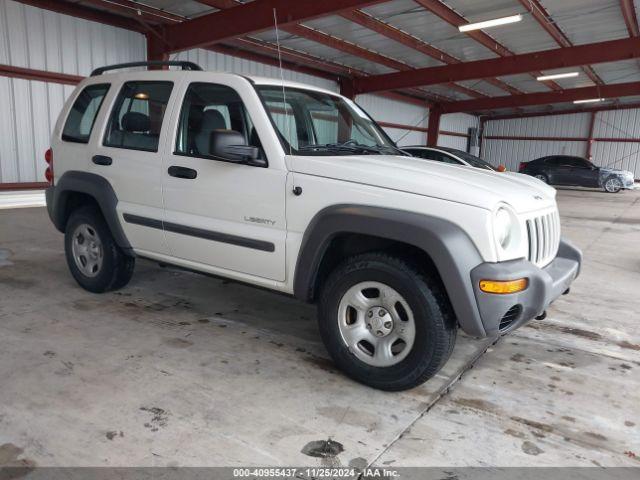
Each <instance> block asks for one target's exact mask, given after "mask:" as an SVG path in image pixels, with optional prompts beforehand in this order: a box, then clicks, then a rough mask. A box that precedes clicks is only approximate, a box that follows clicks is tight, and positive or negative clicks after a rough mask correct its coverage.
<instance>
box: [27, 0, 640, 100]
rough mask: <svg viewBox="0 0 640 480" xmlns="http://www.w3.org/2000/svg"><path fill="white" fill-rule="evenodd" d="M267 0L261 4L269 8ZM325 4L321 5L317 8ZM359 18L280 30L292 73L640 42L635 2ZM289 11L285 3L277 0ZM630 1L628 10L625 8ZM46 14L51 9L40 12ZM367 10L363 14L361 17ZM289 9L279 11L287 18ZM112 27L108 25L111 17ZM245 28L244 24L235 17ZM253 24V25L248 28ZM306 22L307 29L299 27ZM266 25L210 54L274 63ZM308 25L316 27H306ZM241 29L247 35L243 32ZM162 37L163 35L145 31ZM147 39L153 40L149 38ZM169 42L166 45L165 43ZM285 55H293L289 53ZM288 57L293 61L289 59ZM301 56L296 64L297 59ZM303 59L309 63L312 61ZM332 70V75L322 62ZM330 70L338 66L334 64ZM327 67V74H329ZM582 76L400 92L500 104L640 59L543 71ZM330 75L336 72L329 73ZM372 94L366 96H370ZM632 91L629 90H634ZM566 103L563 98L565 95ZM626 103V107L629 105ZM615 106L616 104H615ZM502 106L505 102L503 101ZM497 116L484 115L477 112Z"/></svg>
mask: <svg viewBox="0 0 640 480" xmlns="http://www.w3.org/2000/svg"><path fill="white" fill-rule="evenodd" d="M264 1H265V0H256V2H262V3H264ZM25 3H30V4H32V5H36V6H37V5H38V3H42V4H45V3H46V4H51V3H52V2H45V1H44V0H43V1H42V2H39V1H38V0H28V1H26V0H25ZM56 3H58V4H66V5H67V7H66V10H67V11H65V12H64V13H68V12H69V11H71V10H72V9H73V8H83V9H84V10H87V9H92V10H95V11H100V12H108V14H107V13H105V15H110V17H109V18H110V19H111V17H112V16H114V15H115V16H119V17H124V18H127V19H129V20H131V19H134V20H135V21H136V22H138V23H139V24H140V26H141V31H142V32H143V33H144V26H145V25H146V27H148V28H151V29H153V28H155V27H157V26H160V25H162V26H167V27H168V28H169V29H171V28H172V26H174V25H176V24H180V23H182V22H185V21H195V20H194V19H198V18H200V19H202V18H207V17H206V16H207V15H208V14H211V13H214V12H218V11H222V10H229V9H236V8H238V9H242V8H247V5H248V4H249V3H252V2H251V1H249V0H198V1H196V0H181V1H178V0H143V1H139V2H137V1H133V0H80V1H76V0H73V1H72V0H65V1H60V2H56ZM289 3H290V4H291V6H292V8H293V9H295V10H296V11H299V10H301V9H303V8H307V7H306V6H303V5H302V3H300V2H296V1H295V0H291V2H289ZM319 3H324V2H319ZM360 3H361V4H362V5H361V8H360V9H359V10H351V11H350V12H351V13H357V14H358V15H359V20H358V19H354V18H353V16H349V15H347V14H346V13H345V11H344V10H340V9H339V8H340V7H339V5H340V3H339V2H338V3H336V2H333V4H335V5H337V6H336V9H338V10H335V9H334V10H333V11H327V12H325V13H324V14H323V15H315V16H310V17H309V18H305V19H303V20H302V21H301V22H300V23H299V24H298V25H295V24H293V25H292V24H291V23H286V22H284V20H283V25H282V26H281V27H280V31H279V37H280V46H281V47H282V48H283V61H285V63H286V66H287V68H294V67H296V66H299V67H305V68H306V69H307V70H305V71H309V69H310V68H315V69H317V70H318V73H319V74H324V75H325V76H326V75H327V74H335V75H336V76H337V77H338V76H343V77H360V78H370V77H371V76H377V75H383V74H390V73H393V72H398V71H407V72H409V73H408V75H410V74H411V73H410V72H411V71H412V70H414V69H425V68H433V67H442V66H446V65H450V64H451V65H453V64H456V63H460V62H472V61H482V60H488V59H498V58H500V57H508V56H511V55H513V54H515V55H521V54H527V53H531V52H543V51H548V50H555V49H558V48H559V47H571V46H579V45H585V44H594V43H598V42H605V41H609V40H617V39H626V38H629V37H630V36H631V37H639V36H640V32H639V31H638V25H637V16H638V14H639V12H638V9H639V4H640V2H639V1H638V0H636V1H635V2H634V1H633V0H562V1H558V0H474V1H469V0H392V1H386V2H382V1H377V2H376V1H370V2H360ZM271 4H273V5H276V4H277V5H279V6H280V7H282V8H281V10H286V9H287V7H288V5H287V3H286V0H280V1H279V2H278V1H275V2H271V3H270V4H269V5H271ZM625 4H626V5H627V6H628V7H629V9H630V10H628V11H627V12H625V8H624V7H625ZM43 8H54V7H51V6H50V5H49V6H43ZM518 13H519V14H522V15H523V20H522V21H521V22H519V23H515V24H511V25H504V26H501V27H496V28H491V29H486V30H483V31H479V32H476V33H461V32H459V30H458V28H457V26H458V25H459V24H462V23H467V22H475V21H482V20H487V19H492V18H498V17H503V16H508V15H514V14H518ZM363 14H364V15H363ZM288 15H289V12H288V11H287V12H282V11H281V12H279V16H280V17H281V18H282V19H284V18H285V17H287V16H288ZM105 21H106V20H105ZM237 21H238V22H241V23H242V19H240V20H237ZM249 23H250V22H249ZM300 25H302V27H300ZM264 26H265V27H267V28H266V29H264V28H263V29H258V30H255V29H254V30H251V29H250V28H249V30H247V31H245V33H244V34H242V35H238V37H237V38H248V39H254V40H259V41H261V42H263V43H262V44H257V43H255V42H253V43H249V42H245V43H242V42H237V41H234V39H233V38H222V39H220V40H216V42H214V43H216V45H212V48H214V49H215V48H226V49H228V51H229V52H230V54H233V52H235V53H237V54H238V55H239V56H243V55H244V56H245V58H257V59H258V60H259V59H260V58H263V59H264V60H265V61H269V62H271V63H272V64H273V62H274V61H277V45H276V43H277V42H276V31H275V29H274V28H272V27H271V26H270V25H269V24H265V25H264ZM309 29H311V30H309ZM238 31H240V30H238ZM148 35H151V36H152V37H153V36H154V35H155V36H161V34H160V33H159V31H158V30H157V29H156V30H154V31H153V32H151V33H148ZM148 38H149V37H148ZM164 41H166V40H164ZM284 49H289V50H288V52H284ZM286 53H289V56H288V57H287V56H286V55H285V54H286ZM297 53H298V54H301V55H299V56H298V57H299V58H296V54H297ZM305 59H306V61H308V63H309V64H307V65H305ZM323 64H326V65H327V69H323V68H322V65H323ZM329 67H331V68H329ZM323 70H324V71H323ZM566 71H579V72H580V75H579V76H578V77H576V78H568V79H558V80H555V81H554V82H553V83H549V82H548V83H541V82H539V81H537V80H536V79H535V77H536V76H537V75H538V74H540V71H531V72H528V73H517V74H512V75H503V76H501V77H499V78H495V77H487V76H486V75H487V74H489V73H490V72H484V73H483V74H482V75H481V78H479V79H475V80H466V79H465V80H459V81H456V82H455V84H454V83H451V82H449V83H443V84H438V85H429V86H420V85H415V87H413V88H411V89H407V88H403V89H402V92H403V93H404V94H405V95H410V96H412V97H413V98H414V99H415V97H423V98H424V99H425V101H427V100H429V101H432V102H442V101H444V102H457V101H461V100H470V99H485V98H487V97H500V98H503V97H505V96H508V95H515V97H514V100H515V99H516V98H517V97H519V95H520V94H535V93H543V92H552V91H554V90H555V91H562V90H565V89H575V88H580V87H589V86H594V85H607V84H609V85H611V84H618V83H628V82H640V60H638V59H633V60H618V61H613V62H608V63H599V64H594V65H591V66H590V65H583V66H577V67H571V68H555V69H553V68H551V69H543V70H542V73H545V74H549V73H559V72H566ZM329 72H330V73H329ZM365 91H366V90H365ZM629 93H631V92H629ZM558 98H559V99H561V97H558ZM629 98H633V97H626V98H624V99H621V100H619V101H621V102H627V101H629V100H628V99H629ZM612 101H613V100H612ZM516 103H517V102H515V101H514V108H513V109H504V108H501V109H500V110H495V111H499V112H504V111H510V110H511V111H516V112H526V111H536V110H540V109H545V108H548V107H547V106H545V105H542V106H538V105H535V106H525V107H522V108H518V109H515V107H516ZM553 103H554V104H555V106H554V107H553V108H554V109H561V108H575V107H574V106H573V104H572V103H571V102H562V101H560V102H556V101H555V100H554V101H553ZM501 105H502V104H501ZM491 111H492V110H491V109H489V110H486V109H482V110H480V111H478V112H477V113H487V112H491Z"/></svg>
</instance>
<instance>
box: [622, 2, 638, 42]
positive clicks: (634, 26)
mask: <svg viewBox="0 0 640 480" xmlns="http://www.w3.org/2000/svg"><path fill="white" fill-rule="evenodd" d="M620 8H622V16H623V17H624V23H625V24H626V25H627V30H628V31H629V36H630V37H638V36H640V29H639V28H638V17H637V15H636V8H635V6H634V5H633V0H620Z"/></svg>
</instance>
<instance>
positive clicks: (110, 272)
mask: <svg viewBox="0 0 640 480" xmlns="http://www.w3.org/2000/svg"><path fill="white" fill-rule="evenodd" d="M83 224H84V225H88V226H90V228H91V229H92V231H93V232H95V234H96V235H97V237H98V238H99V240H100V242H101V243H102V265H101V267H100V268H99V270H97V271H96V273H95V276H87V275H86V274H85V273H83V272H82V270H81V269H80V268H79V266H78V265H77V264H76V260H75V259H74V256H73V249H72V242H73V235H74V232H75V231H76V229H77V228H78V227H80V226H81V225H83ZM64 249H65V254H66V257H67V265H68V266H69V270H70V271H71V275H72V276H73V278H74V279H75V280H76V282H78V284H79V285H80V286H81V287H82V288H84V289H85V290H88V291H90V292H93V293H104V292H109V291H112V290H117V289H119V288H122V287H124V286H125V285H126V284H127V283H129V280H131V277H132V276H133V270H134V267H135V258H134V257H132V256H129V255H126V254H125V253H124V252H123V251H122V249H121V248H120V247H118V245H117V244H116V242H115V240H114V239H113V236H112V235H111V231H110V230H109V227H108V226H107V224H106V222H105V220H104V217H103V216H102V213H101V212H100V210H99V209H98V208H97V207H95V206H85V207H80V208H78V209H77V210H74V211H73V212H72V213H71V216H70V217H69V220H68V222H67V225H66V228H65V237H64Z"/></svg>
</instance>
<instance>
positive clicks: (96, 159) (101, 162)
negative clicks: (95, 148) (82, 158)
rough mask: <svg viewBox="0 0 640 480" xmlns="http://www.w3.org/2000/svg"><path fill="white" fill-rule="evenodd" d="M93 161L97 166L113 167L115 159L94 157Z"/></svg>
mask: <svg viewBox="0 0 640 480" xmlns="http://www.w3.org/2000/svg"><path fill="white" fill-rule="evenodd" d="M91 161H92V162H93V163H95V164H96V165H105V166H106V165H111V164H112V163H113V159H112V158H111V157H107V156H105V155H94V156H93V158H92V159H91Z"/></svg>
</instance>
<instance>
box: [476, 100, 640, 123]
mask: <svg viewBox="0 0 640 480" xmlns="http://www.w3.org/2000/svg"><path fill="white" fill-rule="evenodd" d="M636 108H638V109H640V103H619V104H616V105H608V106H601V107H583V108H571V109H564V110H548V111H544V112H530V113H513V114H511V113H510V114H505V115H491V116H489V117H485V118H486V121H491V120H512V119H516V118H532V117H548V116H551V115H573V114H576V113H589V112H607V111H613V110H632V109H636Z"/></svg>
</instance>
